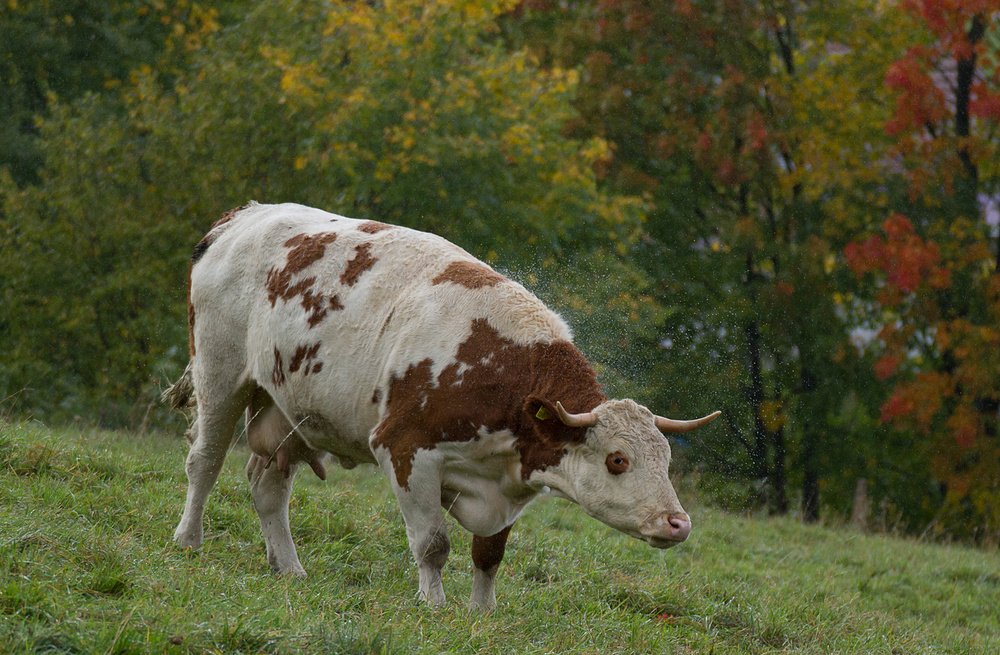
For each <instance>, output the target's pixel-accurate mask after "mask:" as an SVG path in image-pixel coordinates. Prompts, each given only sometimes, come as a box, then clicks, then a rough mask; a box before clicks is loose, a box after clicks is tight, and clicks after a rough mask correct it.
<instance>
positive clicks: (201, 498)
mask: <svg viewBox="0 0 1000 655" xmlns="http://www.w3.org/2000/svg"><path fill="white" fill-rule="evenodd" d="M199 373H201V374H200V375H199ZM204 373H205V372H203V371H202V372H199V371H198V370H197V366H196V367H195V387H196V388H197V390H198V417H197V419H195V425H194V427H193V428H192V430H191V437H192V443H191V449H190V450H189V451H188V456H187V462H186V464H185V470H186V471H187V478H188V489H187V499H186V500H185V503H184V514H183V515H182V516H181V520H180V523H179V524H178V525H177V529H176V530H175V531H174V541H175V542H176V543H177V544H179V545H180V546H183V547H185V548H191V549H197V548H200V547H201V544H202V542H203V541H204V532H203V526H202V522H203V519H204V516H205V501H206V500H207V499H208V494H209V493H210V492H211V491H212V487H213V486H214V485H215V481H216V479H217V478H218V477H219V471H220V470H221V469H222V463H223V462H224V461H225V459H226V453H227V452H228V450H229V445H230V443H231V442H232V440H233V434H234V432H235V429H236V422H237V421H238V420H239V417H240V414H241V413H242V411H243V408H244V407H246V404H247V401H248V400H249V387H248V385H247V384H246V383H245V381H243V380H241V376H239V375H236V374H230V375H228V376H227V375H214V376H211V377H209V376H207V375H205V374H204ZM208 379H211V380H212V381H213V382H215V384H214V385H211V386H210V385H208V384H205V383H204V381H205V380H208ZM227 381H228V384H225V382H227Z"/></svg>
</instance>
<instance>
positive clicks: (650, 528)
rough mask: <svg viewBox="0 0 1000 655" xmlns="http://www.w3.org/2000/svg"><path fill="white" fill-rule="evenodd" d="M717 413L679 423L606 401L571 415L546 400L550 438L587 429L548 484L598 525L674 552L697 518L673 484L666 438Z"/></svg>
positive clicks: (542, 414)
mask: <svg viewBox="0 0 1000 655" xmlns="http://www.w3.org/2000/svg"><path fill="white" fill-rule="evenodd" d="M718 414H719V412H715V413H714V414H710V415H709V416H706V417H704V418H701V419H696V420H694V421H674V420H671V419H666V418H663V417H660V416H655V415H654V414H653V413H652V412H651V411H649V410H648V409H646V408H645V407H643V406H642V405H639V404H638V403H636V402H634V401H631V400H608V401H605V402H602V403H601V404H600V405H598V406H597V407H596V408H594V410H593V411H591V412H587V413H584V414H570V413H569V412H567V411H566V410H564V409H563V407H562V404H561V403H559V402H556V403H554V404H549V403H548V402H544V401H542V402H540V403H539V409H538V410H537V412H536V415H535V418H536V421H538V422H536V425H537V426H538V427H539V428H542V429H543V430H545V431H551V430H552V428H553V427H555V424H556V423H558V424H560V427H569V428H575V429H576V430H577V432H578V431H579V430H580V429H584V430H586V432H585V433H584V438H583V439H582V440H575V441H573V442H568V443H565V445H564V448H565V454H564V455H563V457H562V459H561V461H560V462H559V464H558V466H557V467H554V470H552V471H550V473H549V475H544V474H543V476H542V477H543V478H548V480H547V481H546V484H550V486H552V487H553V488H554V489H555V490H556V492H557V493H559V492H561V495H565V496H566V497H568V498H569V499H570V500H573V501H575V502H577V503H579V504H580V506H581V507H582V508H583V509H584V511H585V512H587V514H589V515H590V516H593V517H594V518H596V519H598V520H599V521H601V522H603V523H606V524H607V525H610V526H611V527H613V528H615V529H617V530H620V531H622V532H624V533H625V534H628V535H630V536H633V537H635V538H637V539H641V540H643V541H645V542H647V543H648V544H649V545H651V546H654V547H656V548H670V547H671V546H675V545H677V544H679V543H681V542H682V541H684V540H685V539H687V537H688V534H690V532H691V519H690V517H688V515H687V513H686V512H685V511H684V508H683V507H682V506H681V504H680V501H679V500H678V499H677V493H676V492H675V491H674V487H673V485H672V484H671V483H670V477H669V476H668V469H669V467H670V444H669V443H668V442H667V440H666V438H665V437H664V436H663V434H661V431H664V432H687V431H690V430H693V429H695V428H697V427H700V426H702V425H704V424H705V423H708V422H709V421H711V420H713V419H714V418H715V417H716V416H718ZM578 433H579V432H578ZM556 478H558V480H557V479H556Z"/></svg>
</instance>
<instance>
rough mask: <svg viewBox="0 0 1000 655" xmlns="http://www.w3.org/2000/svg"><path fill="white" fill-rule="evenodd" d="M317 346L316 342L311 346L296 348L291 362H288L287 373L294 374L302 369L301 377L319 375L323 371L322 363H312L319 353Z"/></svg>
mask: <svg viewBox="0 0 1000 655" xmlns="http://www.w3.org/2000/svg"><path fill="white" fill-rule="evenodd" d="M319 345H320V344H319V342H318V341H317V342H316V343H314V344H313V345H311V346H299V347H297V348H296V349H295V354H294V355H292V359H291V361H290V362H288V372H289V373H296V372H298V370H299V369H302V375H309V374H310V373H319V372H320V371H321V370H322V369H323V362H317V361H313V360H315V359H316V354H317V353H318V352H319Z"/></svg>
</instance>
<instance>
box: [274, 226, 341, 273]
mask: <svg viewBox="0 0 1000 655" xmlns="http://www.w3.org/2000/svg"><path fill="white" fill-rule="evenodd" d="M336 240H337V233H336V232H319V233H317V234H297V235H295V236H293V237H292V238H291V239H289V240H288V241H286V242H285V244H284V245H285V247H286V248H291V250H289V251H288V256H287V258H286V261H287V263H286V264H285V270H286V271H287V272H288V273H289V274H292V273H298V272H300V271H304V270H305V269H307V268H309V267H310V266H312V265H313V264H315V263H316V262H318V261H319V260H320V259H322V258H323V255H325V254H326V247H327V246H328V245H329V244H331V243H333V242H334V241H336Z"/></svg>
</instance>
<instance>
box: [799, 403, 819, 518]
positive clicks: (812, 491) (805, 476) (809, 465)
mask: <svg viewBox="0 0 1000 655" xmlns="http://www.w3.org/2000/svg"><path fill="white" fill-rule="evenodd" d="M802 429H803V433H802V520H803V521H805V522H806V523H815V522H816V521H818V520H819V471H818V470H817V462H816V445H817V444H816V434H815V433H814V432H813V430H812V427H811V426H810V425H809V424H808V423H806V424H805V425H804V426H803V428H802Z"/></svg>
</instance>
